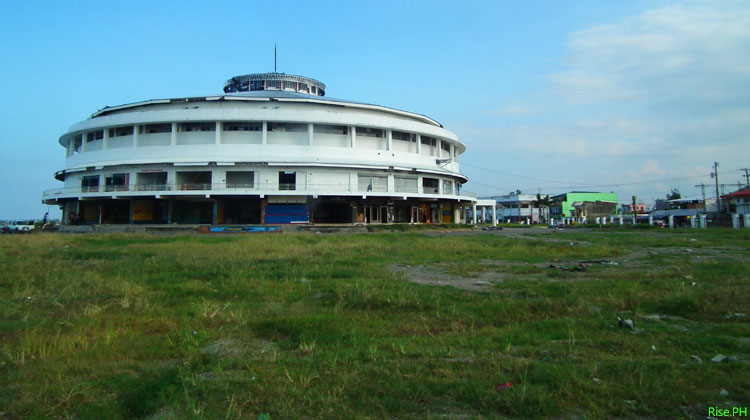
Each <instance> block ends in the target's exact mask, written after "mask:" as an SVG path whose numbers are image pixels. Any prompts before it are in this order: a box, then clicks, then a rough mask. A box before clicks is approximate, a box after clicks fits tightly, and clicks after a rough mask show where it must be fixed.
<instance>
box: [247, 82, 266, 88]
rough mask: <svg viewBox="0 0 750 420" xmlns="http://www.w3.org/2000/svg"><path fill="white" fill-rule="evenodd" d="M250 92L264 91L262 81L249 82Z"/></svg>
mask: <svg viewBox="0 0 750 420" xmlns="http://www.w3.org/2000/svg"><path fill="white" fill-rule="evenodd" d="M250 90H265V86H263V81H262V80H253V81H252V82H250Z"/></svg>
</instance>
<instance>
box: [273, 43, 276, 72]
mask: <svg viewBox="0 0 750 420" xmlns="http://www.w3.org/2000/svg"><path fill="white" fill-rule="evenodd" d="M273 72H274V73H276V43H275V42H274V43H273Z"/></svg>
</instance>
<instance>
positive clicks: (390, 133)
mask: <svg viewBox="0 0 750 420" xmlns="http://www.w3.org/2000/svg"><path fill="white" fill-rule="evenodd" d="M386 136H387V138H388V143H387V144H386V147H387V148H388V149H387V150H388V151H389V152H391V151H393V131H391V130H386Z"/></svg>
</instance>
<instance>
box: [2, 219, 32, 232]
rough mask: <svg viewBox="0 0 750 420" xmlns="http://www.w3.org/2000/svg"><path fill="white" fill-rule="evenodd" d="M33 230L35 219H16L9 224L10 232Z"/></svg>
mask: <svg viewBox="0 0 750 420" xmlns="http://www.w3.org/2000/svg"><path fill="white" fill-rule="evenodd" d="M33 230H34V221H33V220H14V221H12V222H10V223H9V224H8V231H9V232H10V233H31V232H32V231H33Z"/></svg>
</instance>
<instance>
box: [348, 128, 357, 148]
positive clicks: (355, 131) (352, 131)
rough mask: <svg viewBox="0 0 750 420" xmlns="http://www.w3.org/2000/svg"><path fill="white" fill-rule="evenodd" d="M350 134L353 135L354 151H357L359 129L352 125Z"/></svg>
mask: <svg viewBox="0 0 750 420" xmlns="http://www.w3.org/2000/svg"><path fill="white" fill-rule="evenodd" d="M349 132H350V133H351V138H352V149H356V148H357V127H355V126H353V125H350V126H349Z"/></svg>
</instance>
